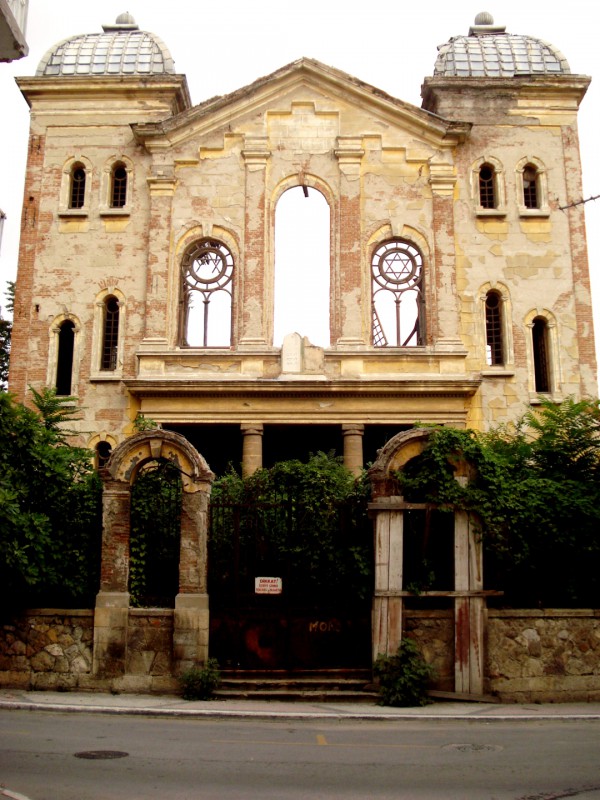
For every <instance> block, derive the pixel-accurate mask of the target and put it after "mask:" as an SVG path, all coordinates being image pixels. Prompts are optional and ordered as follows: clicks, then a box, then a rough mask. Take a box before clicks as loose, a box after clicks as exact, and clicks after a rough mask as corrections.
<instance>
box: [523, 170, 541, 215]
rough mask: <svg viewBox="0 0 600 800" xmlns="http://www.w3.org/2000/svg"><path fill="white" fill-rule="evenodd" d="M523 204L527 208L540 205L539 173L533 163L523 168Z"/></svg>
mask: <svg viewBox="0 0 600 800" xmlns="http://www.w3.org/2000/svg"><path fill="white" fill-rule="evenodd" d="M523 205H524V206H525V208H539V207H540V190H539V175H538V171H537V168H536V167H535V166H534V165H533V164H527V166H526V167H525V169H524V170H523Z"/></svg>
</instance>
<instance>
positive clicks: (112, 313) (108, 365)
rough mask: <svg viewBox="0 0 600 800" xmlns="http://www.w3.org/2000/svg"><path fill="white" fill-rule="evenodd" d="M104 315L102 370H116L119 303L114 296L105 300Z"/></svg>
mask: <svg viewBox="0 0 600 800" xmlns="http://www.w3.org/2000/svg"><path fill="white" fill-rule="evenodd" d="M103 315H104V316H103V322H102V353H101V356H100V369H101V370H115V369H116V368H117V354H118V345H119V301H118V300H117V298H116V297H115V296H114V295H109V296H108V297H107V298H106V299H105V301H104V308H103Z"/></svg>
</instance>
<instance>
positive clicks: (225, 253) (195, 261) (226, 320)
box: [181, 239, 234, 347]
mask: <svg viewBox="0 0 600 800" xmlns="http://www.w3.org/2000/svg"><path fill="white" fill-rule="evenodd" d="M233 276H234V263H233V256H232V254H231V252H230V251H229V249H228V248H227V247H226V246H225V245H224V244H223V242H220V241H218V240H216V239H203V240H202V241H200V242H196V243H195V244H194V245H193V246H192V247H191V248H189V249H188V251H187V252H186V254H185V256H184V257H183V262H182V296H181V305H182V311H181V343H182V345H183V346H187V347H228V346H229V345H230V344H231V330H232V318H231V313H232V302H233V297H232V292H233Z"/></svg>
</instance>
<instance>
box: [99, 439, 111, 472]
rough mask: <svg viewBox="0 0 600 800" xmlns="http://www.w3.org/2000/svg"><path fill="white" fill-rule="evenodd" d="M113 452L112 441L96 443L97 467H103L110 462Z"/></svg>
mask: <svg viewBox="0 0 600 800" xmlns="http://www.w3.org/2000/svg"><path fill="white" fill-rule="evenodd" d="M111 453H112V447H111V445H110V442H106V441H102V442H98V444H97V445H96V468H97V469H102V467H105V466H106V465H107V464H108V461H109V459H110V456H111Z"/></svg>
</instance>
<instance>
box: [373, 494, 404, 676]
mask: <svg viewBox="0 0 600 800" xmlns="http://www.w3.org/2000/svg"><path fill="white" fill-rule="evenodd" d="M390 500H391V502H389V501H390ZM393 506H394V503H393V499H391V498H386V500H385V501H381V502H380V503H371V504H370V505H369V509H370V510H371V511H373V510H375V596H374V598H373V619H372V623H373V632H372V636H373V651H372V652H373V661H375V659H376V658H377V656H378V655H379V654H380V653H387V654H389V655H394V654H395V653H396V651H397V650H398V647H399V645H400V641H401V639H402V612H403V599H402V594H401V592H402V579H403V555H404V553H403V535H404V533H403V531H404V514H403V512H402V511H401V510H394V508H393Z"/></svg>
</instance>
